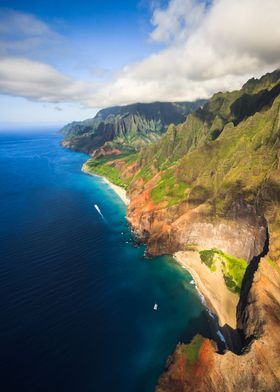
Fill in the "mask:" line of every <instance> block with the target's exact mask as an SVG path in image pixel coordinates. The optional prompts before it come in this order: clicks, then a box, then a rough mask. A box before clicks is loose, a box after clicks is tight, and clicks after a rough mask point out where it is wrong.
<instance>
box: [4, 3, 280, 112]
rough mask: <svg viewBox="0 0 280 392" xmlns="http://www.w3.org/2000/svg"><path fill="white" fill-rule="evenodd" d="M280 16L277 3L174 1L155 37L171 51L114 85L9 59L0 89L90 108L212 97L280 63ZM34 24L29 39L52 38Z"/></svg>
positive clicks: (124, 73)
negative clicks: (93, 81)
mask: <svg viewBox="0 0 280 392" xmlns="http://www.w3.org/2000/svg"><path fill="white" fill-rule="evenodd" d="M207 3H209V1H208V2H207ZM279 15H280V1H279V0H266V1H263V0H234V1H232V0H214V1H213V3H212V4H207V5H206V0H205V1H202V0H170V1H169V3H168V6H167V7H164V8H162V7H160V6H157V7H156V8H155V9H154V11H153V17H152V25H153V26H154V29H153V31H152V32H151V34H150V39H152V40H154V41H157V42H164V43H165V45H166V47H165V49H163V50H161V51H160V52H158V53H155V54H153V55H151V56H149V57H148V58H146V59H144V60H143V61H140V62H138V63H134V64H130V65H128V66H126V67H125V68H124V69H122V70H121V71H120V72H119V73H118V75H117V76H116V77H115V80H114V81H113V82H111V83H107V84H92V83H88V82H85V81H77V80H74V79H73V78H70V77H68V76H66V75H64V74H63V73H61V72H59V71H57V70H56V69H54V68H53V67H51V66H50V65H47V64H44V63H42V62H38V61H34V60H30V59H26V58H19V57H16V58H15V57H14V58H13V57H11V56H7V55H6V56H5V57H3V58H2V60H1V62H0V91H1V92H4V93H5V94H11V95H19V96H23V97H27V98H29V99H33V100H38V101H44V102H80V103H82V104H83V105H86V106H91V107H104V106H110V105H114V104H127V103H131V102H136V101H142V102H150V101H154V100H161V101H164V100H192V99H196V98H202V97H209V96H210V95H211V94H212V93H214V92H216V91H219V90H232V89H235V88H239V87H240V86H241V84H242V83H244V82H245V81H246V80H247V79H248V78H249V77H251V76H259V75H261V74H262V73H264V72H266V71H268V70H273V69H274V68H277V67H278V66H279V65H280V45H279V43H280V23H279ZM0 19H1V18H0ZM17 20H20V21H21V22H20V23H19V26H18V27H17V29H18V31H25V35H28V34H29V33H28V34H27V31H28V28H27V27H26V21H25V20H24V18H23V20H21V19H20V18H18V19H17ZM33 22H34V23H33V27H32V28H31V33H30V34H29V35H28V36H29V37H30V35H31V37H32V38H33V39H34V38H37V39H38V38H40V37H41V35H44V34H45V33H43V31H45V32H46V34H47V35H48V34H50V36H52V32H50V30H49V28H48V26H46V25H45V24H41V23H40V21H39V22H38V23H36V21H34V20H33ZM2 30H4V31H5V28H3V27H2ZM0 32H1V30H0Z"/></svg>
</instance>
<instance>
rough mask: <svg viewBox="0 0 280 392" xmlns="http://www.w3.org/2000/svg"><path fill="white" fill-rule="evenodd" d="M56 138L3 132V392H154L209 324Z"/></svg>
mask: <svg viewBox="0 0 280 392" xmlns="http://www.w3.org/2000/svg"><path fill="white" fill-rule="evenodd" d="M60 140H61V136H60V135H58V134H57V133H56V132H55V131H54V130H50V131H48V132H47V131H41V130H37V132H35V131H34V132H28V131H24V132H12V133H8V132H2V133H1V134H0V186H1V188H0V217H1V220H0V391H3V392H10V391H16V392H25V391H28V392H31V391H36V392H39V391H40V392H42V391H46V392H47V391H48V392H53V391H59V392H64V391H65V392H72V391H73V392H74V391H75V392H99V391H102V392H103V391H114V392H151V391H153V390H154V388H155V386H156V383H157V380H158V377H159V375H160V374H161V373H162V372H163V370H164V368H165V363H166V359H167V357H168V355H170V354H171V353H172V351H173V350H174V348H175V347H176V344H177V342H178V341H184V342H189V341H190V340H191V338H192V337H193V336H194V335H195V334H196V333H201V334H203V335H204V336H211V333H213V331H212V327H211V322H209V316H208V314H207V312H206V310H205V308H204V306H203V305H202V303H201V299H200V297H199V295H198V293H197V292H196V289H195V287H194V285H192V284H191V283H190V282H191V280H192V277H191V276H190V275H189V274H188V273H187V271H185V270H183V269H182V268H180V267H179V266H178V265H177V264H176V263H175V262H174V261H173V259H172V258H171V257H168V256H165V257H157V258H154V259H146V258H145V257H144V252H145V247H144V246H139V247H136V246H135V243H134V241H133V237H132V234H131V232H130V229H129V226H128V224H127V222H126V219H125V205H124V204H123V202H122V201H121V200H120V199H119V197H118V196H117V195H116V194H115V193H114V192H113V191H112V190H111V189H110V187H109V186H108V185H107V184H106V183H105V182H104V181H103V180H102V179H101V178H98V177H91V176H88V175H86V174H84V173H82V172H81V166H82V164H83V162H84V161H85V160H86V158H87V156H86V155H84V154H81V153H77V152H72V151H69V150H65V149H63V148H62V147H61V146H60V144H59V142H60ZM95 204H96V205H97V206H98V207H99V209H100V211H101V213H102V215H103V216H104V219H103V218H102V217H101V215H100V214H99V213H98V211H97V210H96V208H95V207H94V205H95ZM155 303H157V304H158V310H157V311H155V310H154V309H153V307H154V304H155ZM211 331H212V332H211Z"/></svg>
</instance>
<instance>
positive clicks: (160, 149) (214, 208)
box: [92, 70, 280, 291]
mask: <svg viewBox="0 0 280 392" xmlns="http://www.w3.org/2000/svg"><path fill="white" fill-rule="evenodd" d="M279 113H280V70H277V71H275V72H273V73H270V74H267V75H265V76H263V77H262V78H260V79H259V80H256V79H251V80H250V81H248V82H247V83H246V84H245V85H244V86H243V87H242V88H241V89H240V90H238V91H233V92H227V93H221V92H219V93H217V94H215V95H214V96H213V97H212V98H211V99H210V100H209V101H208V102H207V103H206V104H205V105H204V106H203V107H202V108H201V107H199V108H198V109H197V110H196V111H194V112H193V113H192V114H189V116H188V117H187V119H186V121H185V122H184V123H182V124H178V125H174V124H172V125H170V126H169V127H168V130H167V132H166V133H165V134H163V135H162V136H161V138H160V139H159V141H158V142H157V143H154V144H151V145H149V146H146V147H145V148H143V149H142V150H141V151H140V152H139V153H138V155H137V156H135V155H134V158H133V160H135V161H133V163H131V162H130V161H129V160H127V159H128V158H127V157H125V158H122V157H121V156H119V157H117V158H116V159H111V158H110V160H108V161H107V162H104V161H102V164H100V163H98V164H97V163H94V164H93V166H92V170H93V172H96V173H97V174H98V173H99V174H102V175H106V176H108V177H109V179H110V180H111V181H113V182H115V183H117V184H119V185H120V184H123V186H125V187H126V189H127V190H128V191H129V192H137V193H138V194H141V193H142V192H146V196H145V197H147V195H149V197H150V199H151V201H152V202H153V206H154V207H153V208H154V209H155V210H156V209H158V210H162V209H164V208H165V209H169V208H173V210H172V211H173V212H172V213H171V212H170V215H169V216H171V214H173V215H174V211H178V213H179V211H185V212H186V211H188V212H189V213H192V212H194V213H195V214H196V215H197V214H200V220H201V219H203V221H204V222H205V221H206V222H209V221H210V222H213V221H215V222H217V221H219V219H225V220H227V219H241V220H243V219H245V220H247V221H248V220H250V219H253V217H256V216H258V217H262V218H265V219H266V220H267V222H268V223H269V225H270V237H271V238H273V241H271V245H270V252H271V255H272V256H271V257H272V259H274V258H276V257H277V256H280V241H279V237H280V212H279V211H280V209H279V203H280V196H279V195H280V171H279V167H280V162H279V158H280V154H279V151H280V115H279ZM106 166H110V167H109V168H107V167H106ZM130 166H133V170H132V169H130V168H129V167H130ZM112 168H114V169H112ZM174 206H178V209H174ZM180 206H182V208H181V209H179V207H180ZM173 215H172V216H173ZM178 217H179V216H177V218H178ZM277 238H278V239H277ZM226 265H227V269H226V270H225V273H224V275H225V281H226V283H227V285H228V286H229V287H230V286H232V287H231V288H232V290H236V291H238V290H239V288H240V285H241V283H240V282H241V279H240V278H239V277H238V273H237V271H235V272H232V271H231V267H230V266H231V264H230V260H229V259H228V260H227V263H226ZM213 268H214V267H213ZM241 269H242V268H241ZM241 275H242V274H241ZM242 276H243V275H242Z"/></svg>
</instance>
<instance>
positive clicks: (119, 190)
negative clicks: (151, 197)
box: [102, 177, 130, 206]
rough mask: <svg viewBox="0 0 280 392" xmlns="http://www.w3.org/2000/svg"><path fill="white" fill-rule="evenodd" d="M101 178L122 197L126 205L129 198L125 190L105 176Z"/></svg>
mask: <svg viewBox="0 0 280 392" xmlns="http://www.w3.org/2000/svg"><path fill="white" fill-rule="evenodd" d="M102 178H103V180H104V182H106V184H108V185H109V186H110V187H111V188H112V189H113V191H115V192H116V194H117V195H118V196H119V197H120V198H121V199H122V201H123V202H124V203H125V204H126V205H127V206H128V204H129V202H130V200H129V198H128V197H127V194H126V191H125V190H124V189H123V188H122V187H121V186H118V185H115V184H113V183H112V182H110V181H109V180H107V178H105V177H102Z"/></svg>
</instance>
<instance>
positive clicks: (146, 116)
mask: <svg viewBox="0 0 280 392" xmlns="http://www.w3.org/2000/svg"><path fill="white" fill-rule="evenodd" d="M205 102H206V101H205V100H198V101H195V102H153V103H137V104H132V105H126V106H114V107H111V108H107V109H103V110H100V111H99V112H98V113H97V114H96V116H95V117H94V118H91V119H88V120H85V121H79V122H72V123H71V124H67V125H66V126H65V127H63V128H62V130H61V132H62V133H63V134H64V136H65V140H66V141H68V142H70V144H68V146H69V145H70V146H71V147H72V148H74V149H76V150H79V151H85V152H92V151H93V150H95V149H97V148H100V147H102V146H106V145H108V143H109V145H110V146H111V147H118V148H121V149H127V148H130V149H131V150H133V151H135V150H139V149H140V148H142V147H144V146H146V145H148V144H150V143H154V142H156V141H158V140H159V137H160V135H161V134H162V133H163V132H165V131H166V129H167V127H168V125H169V124H171V123H173V124H179V123H181V122H184V121H185V118H186V116H187V115H188V114H189V113H191V112H193V111H194V110H196V109H197V108H198V107H199V106H201V105H202V104H204V103H205Z"/></svg>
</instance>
